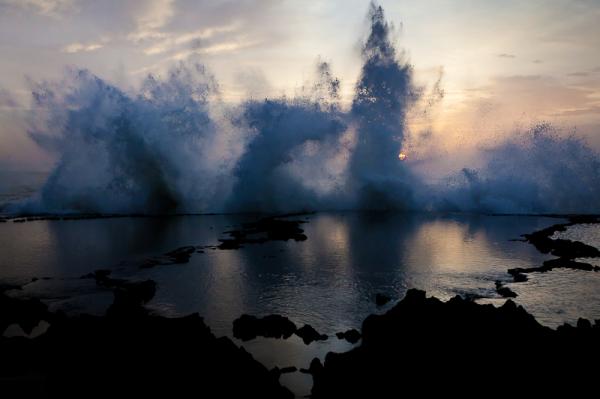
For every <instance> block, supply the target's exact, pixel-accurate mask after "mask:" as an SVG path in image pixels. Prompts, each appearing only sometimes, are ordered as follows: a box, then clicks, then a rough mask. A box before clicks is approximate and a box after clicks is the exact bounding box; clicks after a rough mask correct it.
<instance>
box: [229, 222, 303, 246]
mask: <svg viewBox="0 0 600 399" xmlns="http://www.w3.org/2000/svg"><path fill="white" fill-rule="evenodd" d="M302 223H304V221H302V220H287V219H283V220H282V219H278V218H277V217H269V218H263V219H260V220H258V221H257V222H253V223H245V224H244V225H243V226H242V228H241V229H239V230H230V231H226V232H225V234H228V235H229V236H230V237H231V238H226V239H220V240H219V241H220V242H221V244H219V245H218V246H217V248H219V249H239V248H241V247H242V246H243V245H244V244H262V243H264V242H267V241H288V240H295V241H304V240H306V239H307V237H306V235H305V234H304V230H302V229H301V228H300V224H302Z"/></svg>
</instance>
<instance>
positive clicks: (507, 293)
mask: <svg viewBox="0 0 600 399" xmlns="http://www.w3.org/2000/svg"><path fill="white" fill-rule="evenodd" d="M496 292H497V293H498V295H500V296H502V297H504V298H516V297H517V294H516V293H515V292H514V291H513V290H511V289H510V288H508V287H504V286H503V285H502V282H501V281H496Z"/></svg>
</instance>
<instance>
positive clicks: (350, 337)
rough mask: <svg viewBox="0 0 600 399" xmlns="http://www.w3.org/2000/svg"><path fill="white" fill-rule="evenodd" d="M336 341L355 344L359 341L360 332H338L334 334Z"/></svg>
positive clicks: (353, 330)
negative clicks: (340, 340)
mask: <svg viewBox="0 0 600 399" xmlns="http://www.w3.org/2000/svg"><path fill="white" fill-rule="evenodd" d="M335 335H336V337H338V339H345V340H346V341H348V342H350V343H351V344H355V343H357V342H358V341H359V340H360V332H358V330H355V329H354V328H353V329H350V330H347V331H345V332H339V333H336V334H335Z"/></svg>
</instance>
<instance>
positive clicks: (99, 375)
mask: <svg viewBox="0 0 600 399" xmlns="http://www.w3.org/2000/svg"><path fill="white" fill-rule="evenodd" d="M123 311H124V312H125V313H126V311H125V310H123ZM0 353H2V362H1V363H0V381H2V390H3V393H9V394H11V395H12V394H13V393H16V392H19V393H20V395H21V396H25V397H29V396H31V395H30V394H33V393H37V394H38V395H37V396H40V397H61V398H62V397H67V398H69V397H81V394H82V392H87V393H86V394H85V396H89V397H94V398H106V397H111V396H113V395H114V394H115V392H118V393H119V395H125V396H126V397H148V398H152V397H182V396H189V395H190V393H193V394H194V395H197V396H200V397H223V398H225V397H232V398H239V397H257V398H258V397H259V398H274V399H275V398H286V399H287V398H293V394H292V393H291V392H290V391H289V390H287V389H286V388H284V387H282V386H281V385H280V383H279V382H278V380H277V378H275V376H274V375H273V374H272V373H270V372H269V371H268V370H267V369H266V368H265V367H264V366H263V365H261V364H260V363H258V362H257V361H256V360H254V358H253V357H252V356H251V355H250V354H248V353H247V352H246V351H245V350H244V349H243V348H239V347H237V346H236V345H235V344H234V343H233V342H232V341H231V340H230V339H228V338H225V337H222V338H216V337H215V336H214V335H213V334H212V333H211V332H210V329H209V328H208V327H207V326H206V325H205V324H204V322H203V320H202V318H201V317H199V316H198V315H197V314H193V315H190V316H186V317H182V318H174V319H171V318H163V317H158V316H152V315H148V314H141V315H140V314H139V313H138V312H136V313H135V314H132V315H126V314H123V317H118V318H115V317H110V316H106V317H96V316H88V315H82V316H77V317H66V316H62V317H57V318H56V320H55V321H54V322H53V323H52V324H51V326H50V327H49V328H48V330H47V331H46V333H44V334H42V335H41V336H39V337H37V338H35V339H27V338H22V337H17V338H0ZM24 382H26V383H24ZM11 397H12V396H11Z"/></svg>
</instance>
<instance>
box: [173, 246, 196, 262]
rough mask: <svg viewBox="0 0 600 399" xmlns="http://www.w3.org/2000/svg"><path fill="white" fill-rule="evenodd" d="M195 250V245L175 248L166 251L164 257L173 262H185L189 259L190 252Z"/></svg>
mask: <svg viewBox="0 0 600 399" xmlns="http://www.w3.org/2000/svg"><path fill="white" fill-rule="evenodd" d="M194 252H196V247H192V246H187V247H181V248H177V249H176V250H174V251H171V252H167V253H166V254H165V256H166V257H168V258H170V259H171V260H172V261H173V263H187V262H189V261H190V257H191V256H192V254H193V253H194Z"/></svg>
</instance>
